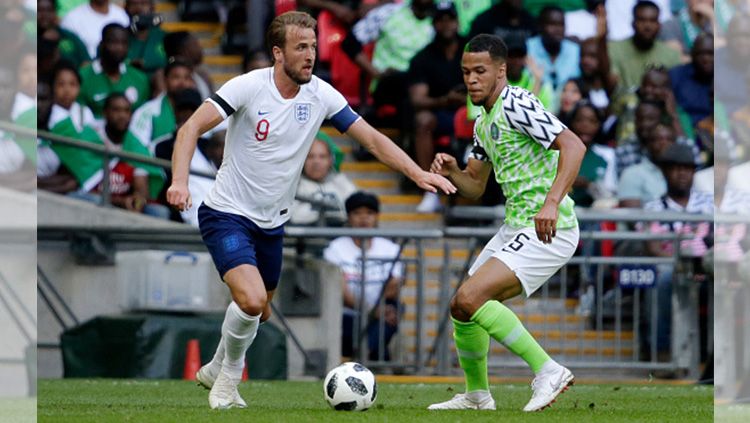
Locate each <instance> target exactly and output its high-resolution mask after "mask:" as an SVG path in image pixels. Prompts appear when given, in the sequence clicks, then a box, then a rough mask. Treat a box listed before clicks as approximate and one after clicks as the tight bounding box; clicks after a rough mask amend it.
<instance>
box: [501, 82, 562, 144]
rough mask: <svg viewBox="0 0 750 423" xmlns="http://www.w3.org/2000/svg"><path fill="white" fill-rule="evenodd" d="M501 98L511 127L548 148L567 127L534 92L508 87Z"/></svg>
mask: <svg viewBox="0 0 750 423" xmlns="http://www.w3.org/2000/svg"><path fill="white" fill-rule="evenodd" d="M509 88H510V89H508V90H506V93H505V98H503V111H504V112H505V118H506V119H507V120H508V123H509V124H510V126H511V127H513V128H515V129H516V130H518V131H519V132H521V133H522V134H524V135H527V136H529V137H530V138H532V139H534V140H535V141H537V142H538V143H539V144H541V145H542V146H544V148H549V147H550V146H551V145H552V143H553V142H554V141H555V138H557V136H558V135H560V133H561V132H562V131H564V130H565V129H567V127H566V126H565V125H564V124H563V123H562V122H560V119H558V118H557V116H555V115H553V114H552V113H550V112H548V111H547V110H545V109H544V106H542V103H541V102H540V101H539V99H537V98H536V96H534V94H532V93H530V92H528V91H526V90H525V89H523V88H519V87H509Z"/></svg>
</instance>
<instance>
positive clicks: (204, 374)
mask: <svg viewBox="0 0 750 423" xmlns="http://www.w3.org/2000/svg"><path fill="white" fill-rule="evenodd" d="M274 292H276V291H275V290H274V291H266V295H267V296H268V301H267V302H266V308H265V309H264V310H263V314H262V315H261V316H260V323H261V324H262V323H263V322H265V321H267V320H268V319H270V318H271V300H272V299H273V294H274ZM223 361H224V337H223V336H222V337H221V339H220V340H219V345H218V346H217V347H216V352H215V353H214V356H213V358H212V359H211V361H209V362H208V363H206V364H205V365H203V366H202V367H201V368H200V369H199V370H198V372H197V373H196V374H195V380H196V381H197V382H198V385H200V386H202V387H204V388H206V389H211V388H212V387H213V386H214V382H215V381H216V378H217V377H218V376H219V372H220V371H221V363H222V362H223Z"/></svg>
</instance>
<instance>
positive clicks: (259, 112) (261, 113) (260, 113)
mask: <svg viewBox="0 0 750 423" xmlns="http://www.w3.org/2000/svg"><path fill="white" fill-rule="evenodd" d="M269 113H271V112H262V111H260V110H258V116H265V115H267V114H269Z"/></svg>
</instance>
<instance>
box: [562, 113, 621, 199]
mask: <svg viewBox="0 0 750 423" xmlns="http://www.w3.org/2000/svg"><path fill="white" fill-rule="evenodd" d="M603 123H604V116H603V115H602V113H601V112H600V111H599V110H598V109H597V108H596V107H594V105H593V104H591V103H590V102H589V101H587V100H583V101H580V102H579V103H578V104H576V105H575V108H574V109H573V110H572V112H571V113H570V130H571V131H573V132H574V133H575V134H576V135H578V137H579V138H580V139H581V141H583V143H584V144H585V145H586V154H585V155H584V156H583V162H581V169H580V171H579V172H578V177H577V178H576V180H575V182H574V183H573V192H572V193H571V197H572V198H573V200H575V202H576V205H578V206H581V207H591V206H592V205H593V204H594V202H595V201H597V200H605V199H609V198H612V197H614V194H615V190H616V189H617V172H616V170H615V164H614V163H613V161H612V160H608V156H609V157H610V158H611V157H613V156H614V152H613V151H612V148H611V147H607V146H604V145H601V137H602V131H601V129H602V124H603ZM602 150H609V154H607V153H604V154H602V153H600V151H602Z"/></svg>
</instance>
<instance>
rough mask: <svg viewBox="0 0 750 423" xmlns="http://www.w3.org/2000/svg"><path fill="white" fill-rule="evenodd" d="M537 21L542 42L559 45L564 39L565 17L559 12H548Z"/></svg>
mask: <svg viewBox="0 0 750 423" xmlns="http://www.w3.org/2000/svg"><path fill="white" fill-rule="evenodd" d="M539 19H540V21H541V22H540V26H541V28H540V29H541V35H542V42H544V43H545V44H552V45H560V43H562V40H563V38H564V37H565V15H564V14H563V13H561V12H560V11H559V10H548V11H547V12H546V13H545V14H544V15H542V16H540V17H539Z"/></svg>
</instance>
